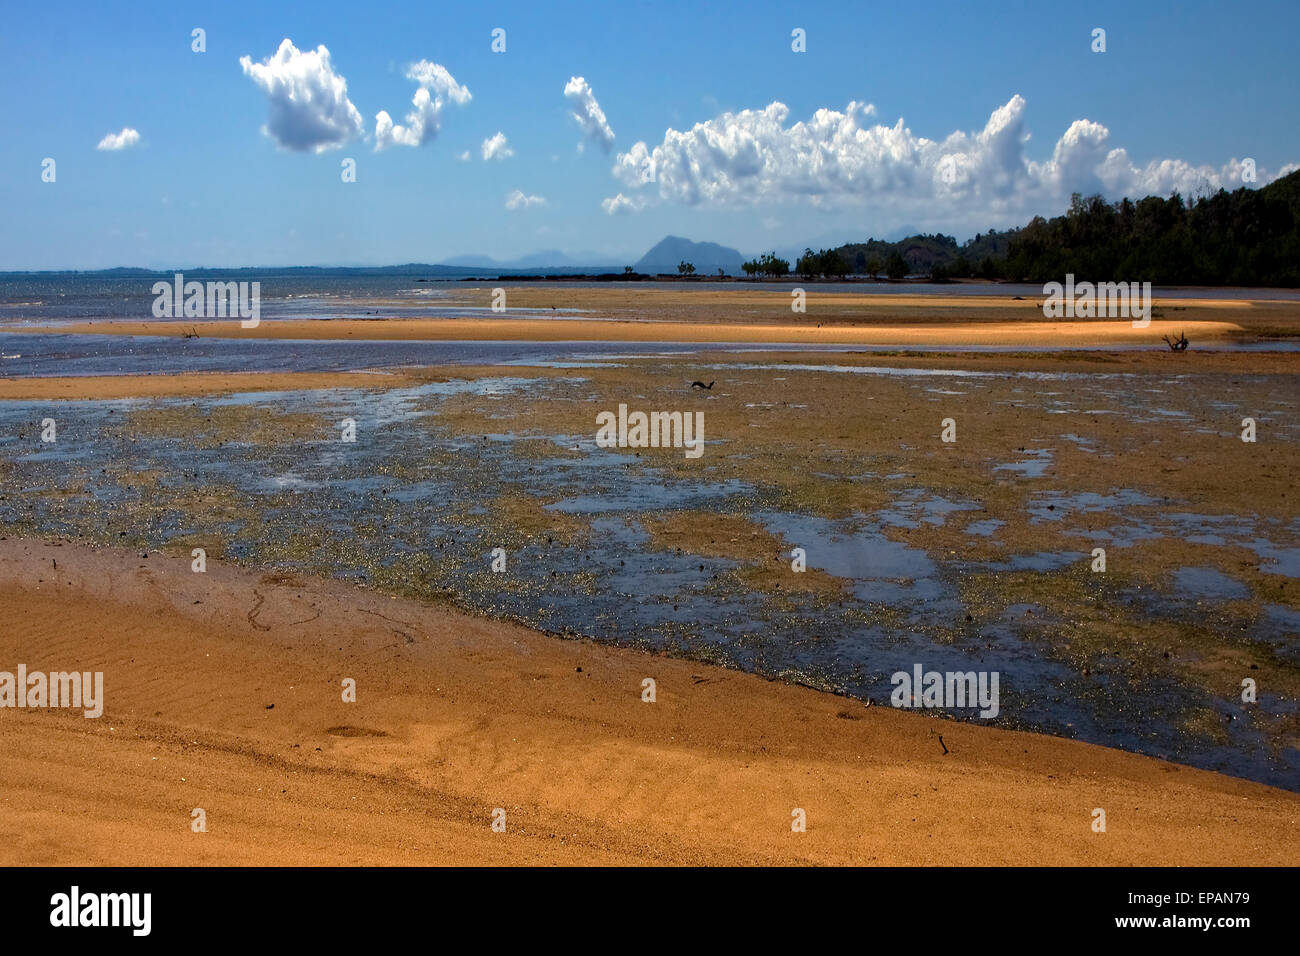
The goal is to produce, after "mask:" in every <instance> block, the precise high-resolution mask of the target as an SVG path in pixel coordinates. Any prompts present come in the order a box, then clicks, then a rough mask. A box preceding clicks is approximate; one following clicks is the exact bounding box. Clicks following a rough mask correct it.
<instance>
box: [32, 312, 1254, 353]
mask: <svg viewBox="0 0 1300 956" xmlns="http://www.w3.org/2000/svg"><path fill="white" fill-rule="evenodd" d="M194 327H195V326H194V323H193V322H177V321H170V320H151V321H140V322H128V321H113V320H104V321H99V322H76V323H67V324H60V325H45V326H38V327H30V328H22V329H12V330H11V331H15V332H27V333H64V334H70V335H71V334H79V335H84V334H96V335H162V336H177V337H179V336H181V335H183V334H185V333H187V332H189V331H191V330H192V329H193V328H194ZM199 330H200V331H199V334H200V336H201V337H209V338H227V339H241V338H248V339H296V340H337V339H353V340H356V341H359V342H360V341H376V342H382V341H443V342H492V341H528V342H752V343H782V344H786V343H788V344H798V345H878V346H898V347H909V346H959V345H964V346H1011V347H1034V348H1043V347H1048V348H1050V347H1055V346H1067V345H1068V346H1106V345H1130V344H1133V345H1144V344H1145V345H1156V346H1159V345H1161V337H1162V336H1165V335H1168V336H1171V337H1174V336H1177V335H1178V334H1179V333H1186V334H1187V336H1188V337H1189V338H1190V339H1192V340H1193V341H1196V342H1205V341H1215V340H1226V339H1229V338H1231V337H1233V336H1235V335H1240V334H1242V333H1244V332H1245V331H1246V330H1245V329H1244V328H1243V327H1242V326H1241V325H1238V324H1237V323H1235V322H1229V321H1214V320H1207V319H1196V320H1188V321H1183V320H1163V319H1156V320H1152V322H1151V324H1150V326H1148V327H1145V328H1134V327H1133V323H1132V322H1131V321H1127V320H1125V321H1110V320H1107V321H1090V322H1055V321H1043V320H1042V319H1041V313H1040V315H1039V319H1038V320H1030V319H1027V320H1025V321H1017V322H960V323H924V324H916V325H875V324H858V325H848V324H843V323H839V322H832V321H830V317H829V316H827V321H826V322H824V323H823V322H818V321H817V320H816V319H815V318H814V319H812V320H811V321H807V322H801V323H791V322H765V323H762V324H756V323H740V322H707V321H691V322H680V321H672V320H666V319H665V320H656V321H653V322H646V321H639V320H616V319H558V318H557V319H535V318H529V319H512V318H492V319H487V318H484V319H477V318H475V319H464V318H458V319H439V318H421V319H330V320H328V321H323V320H316V319H280V320H275V321H271V320H264V321H262V322H261V323H260V324H259V325H258V326H257V327H256V328H252V329H245V328H242V327H241V326H240V324H239V323H238V322H233V321H223V320H213V321H210V322H205V323H203V324H202V325H201V326H199Z"/></svg>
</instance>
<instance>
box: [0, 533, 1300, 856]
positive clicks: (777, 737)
mask: <svg viewBox="0 0 1300 956" xmlns="http://www.w3.org/2000/svg"><path fill="white" fill-rule="evenodd" d="M56 565H57V567H56ZM0 609H2V611H3V613H4V615H5V618H6V620H7V621H9V622H11V623H10V626H9V627H7V628H5V631H4V636H3V638H2V639H0V654H2V655H3V661H4V666H6V667H10V668H12V667H13V666H14V665H16V664H17V663H18V662H20V661H21V662H24V663H26V664H27V665H28V667H29V668H30V669H32V670H35V669H38V668H47V669H66V668H70V667H72V666H75V667H77V668H80V669H85V670H99V671H102V672H103V673H104V687H105V697H106V701H107V702H106V705H105V709H104V713H103V716H102V717H100V718H98V719H87V718H84V717H83V716H81V714H80V713H69V712H67V711H48V710H47V711H33V710H5V711H3V712H0V778H2V779H3V780H4V781H5V784H4V787H3V788H2V789H0V807H2V809H3V812H0V834H2V835H3V840H0V846H3V847H4V851H3V856H2V857H0V862H2V863H3V864H6V865H13V864H27V865H68V864H85V865H95V864H108V863H112V864H126V865H137V864H163V865H194V864H215V863H228V864H229V863H233V864H431V863H433V864H469V863H497V864H507V863H559V864H564V863H584V864H590V863H607V864H632V863H656V864H704V863H708V864H758V863H771V864H776V863H793V864H811V863H826V864H853V863H857V864H906V865H914V864H958V865H985V864H999V863H1009V864H1052V865H1057V864H1060V865H1064V864H1189V863H1198V864H1207V863H1215V864H1219V863H1221V864H1251V865H1295V864H1296V863H1297V862H1300V850H1298V849H1297V846H1296V844H1295V843H1294V841H1288V840H1283V839H1279V837H1281V836H1282V835H1283V834H1287V833H1291V832H1294V829H1295V827H1296V824H1297V822H1298V820H1300V797H1298V796H1297V795H1295V794H1291V793H1287V792H1284V791H1281V790H1276V789H1273V788H1269V787H1265V786H1261V785H1258V784H1253V783H1247V782H1244V781H1239V780H1233V779H1230V778H1227V777H1223V776H1220V775H1217V774H1211V773H1204V772H1200V771H1196V770H1191V769H1187V768H1183V767H1179V766H1177V765H1174V764H1169V763H1165V762H1162V761H1158V760H1152V759H1147V758H1142V757H1137V756H1132V755H1128V754H1123V753H1120V752H1117V751H1113V750H1108V749H1105V748H1101V747H1094V746H1089V745H1086V744H1080V743H1074V742H1070V741H1064V740H1059V739H1052V738H1047V737H1042V736H1037V735H1031V734H1023V733H1016V732H1010V731H1000V730H994V729H989V728H983V727H977V726H972V725H970V724H965V723H955V722H950V721H941V720H934V719H927V718H924V717H919V716H916V715H909V714H905V713H899V712H895V711H891V710H890V709H888V708H881V707H865V706H863V704H862V703H861V702H857V701H852V700H846V699H842V698H837V697H834V696H830V695H826V694H821V693H818V692H816V691H813V690H809V689H806V688H801V687H794V686H786V685H782V684H780V683H774V682H768V681H764V680H762V679H760V678H757V677H753V676H750V675H745V674H740V673H736V672H734V671H728V670H721V669H718V668H713V667H710V666H706V665H702V664H698V663H692V662H689V661H681V660H673V659H670V658H664V657H660V656H655V655H649V654H645V653H642V652H638V651H634V650H628V649H620V648H611V647H608V646H601V645H598V644H594V643H592V642H589V641H561V640H556V639H555V638H552V637H549V636H546V635H542V634H538V633H535V632H532V631H529V630H526V629H524V628H520V627H516V626H513V625H508V624H502V623H495V622H490V621H486V620H483V619H480V618H476V617H471V616H466V615H463V614H458V613H455V612H451V611H448V610H445V609H440V608H437V607H433V606H428V605H423V604H418V603H415V602H410V601H403V600H398V599H393V598H389V597H385V596H382V595H377V594H375V593H372V592H368V591H365V590H362V589H359V588H356V587H354V586H350V585H346V584H342V583H339V582H326V581H317V580H311V579H303V578H295V577H293V576H290V575H285V574H259V573H257V572H254V571H249V570H243V569H240V568H236V567H229V566H224V565H221V564H217V563H212V564H210V565H209V566H208V570H207V571H206V573H203V574H197V573H194V572H192V571H191V569H190V563H189V557H188V555H166V554H162V553H158V552H149V553H146V554H141V553H138V552H128V551H125V550H121V549H118V550H91V549H88V548H86V547H83V546H79V545H76V544H73V543H64V542H30V541H26V542H25V541H15V540H13V539H9V540H6V541H3V542H0ZM647 677H649V678H653V679H654V680H655V681H656V683H657V700H656V702H655V703H644V702H642V700H641V687H642V681H643V680H644V679H645V678H647ZM345 678H352V679H354V680H355V681H356V688H357V695H356V696H357V700H356V703H344V702H343V701H342V694H341V691H340V687H341V686H342V681H343V680H344V679H345ZM940 737H942V742H941V741H940ZM945 748H946V749H947V751H948V752H947V753H945V752H944V750H945ZM1098 807H1100V808H1103V809H1105V810H1106V811H1107V821H1108V825H1107V830H1106V832H1105V833H1094V832H1093V831H1092V829H1091V822H1092V819H1093V816H1092V814H1093V811H1094V809H1095V808H1098ZM195 808H202V809H203V810H204V811H205V812H206V819H207V832H205V833H196V832H192V831H191V814H192V811H193V810H194V809H195ZM497 808H500V809H503V810H504V811H505V813H506V831H505V832H504V833H497V832H493V830H492V828H491V822H492V814H493V811H494V810H495V809H497ZM796 808H799V809H803V810H804V811H805V812H806V815H807V821H808V824H807V831H806V832H803V833H796V832H792V830H791V826H790V824H791V820H792V816H791V814H792V811H793V810H794V809H796Z"/></svg>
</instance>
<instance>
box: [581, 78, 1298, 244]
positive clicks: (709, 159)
mask: <svg viewBox="0 0 1300 956" xmlns="http://www.w3.org/2000/svg"><path fill="white" fill-rule="evenodd" d="M1025 106H1026V104H1025V100H1024V98H1023V97H1021V96H1019V95H1016V96H1013V97H1012V98H1011V99H1010V100H1009V101H1007V103H1006V104H1004V105H1003V106H1000V107H998V108H997V109H995V110H993V112H992V113H991V114H990V116H989V118H988V121H987V123H985V125H984V128H983V129H981V130H978V131H975V132H962V131H958V132H954V133H951V134H949V135H948V136H946V137H945V138H944V139H942V140H932V139H927V138H925V137H923V136H917V135H915V134H914V133H913V132H912V131H911V130H910V129H908V128H907V127H906V126H905V125H904V123H903V121H902V120H901V119H900V120H898V122H896V123H895V124H894V125H892V126H886V125H883V124H880V123H873V122H871V121H870V118H871V117H872V116H873V114H874V112H875V110H874V108H873V107H872V106H870V105H865V104H861V103H850V104H849V105H848V107H847V108H846V109H845V110H844V111H843V112H840V111H838V110H832V109H819V110H817V111H816V112H815V113H814V114H813V115H812V116H811V117H810V118H809V119H807V120H799V121H797V122H795V123H793V124H789V125H787V120H788V119H789V114H790V111H789V109H788V108H787V107H786V106H785V105H784V104H783V103H772V104H770V105H769V106H767V107H766V108H764V109H755V110H743V111H741V112H737V113H723V114H722V115H720V116H718V117H716V118H714V119H711V120H708V121H707V122H702V123H696V124H695V125H694V126H693V127H691V128H690V129H689V130H676V129H669V130H668V131H667V132H665V134H664V139H663V142H661V143H659V144H658V145H656V146H653V147H651V146H647V144H646V143H644V142H638V143H636V144H634V145H633V146H632V147H631V148H630V149H629V150H628V151H627V152H625V153H619V154H618V156H617V157H616V160H615V163H614V167H613V170H612V172H613V174H614V176H615V178H617V179H618V180H620V181H622V182H623V183H625V184H627V185H628V186H631V187H650V188H652V189H654V190H656V191H657V193H658V195H659V197H660V198H662V199H665V200H670V201H675V202H680V203H684V204H687V205H701V206H743V205H755V204H758V203H771V202H782V201H786V202H806V203H809V204H811V205H813V206H818V207H822V208H835V207H838V206H841V205H845V204H857V205H861V206H873V207H876V208H878V209H881V210H885V211H894V212H897V213H900V214H902V215H907V216H912V215H917V214H922V215H924V214H926V213H930V214H933V213H935V212H938V213H940V214H941V215H942V216H943V217H944V218H948V219H952V218H964V217H976V216H981V215H988V214H997V213H1002V214H1008V215H1014V214H1020V213H1024V212H1026V211H1028V212H1038V211H1040V210H1044V209H1045V210H1049V211H1057V210H1059V208H1060V206H1061V205H1062V204H1063V203H1064V202H1068V200H1069V196H1070V193H1072V192H1076V191H1077V192H1084V193H1092V192H1100V193H1102V194H1104V195H1106V196H1107V197H1109V198H1111V199H1118V198H1120V197H1121V196H1130V197H1133V198H1140V197H1143V196H1147V195H1167V194H1168V193H1170V192H1172V191H1174V190H1178V191H1180V192H1182V193H1183V194H1184V195H1189V194H1195V193H1198V192H1202V191H1205V190H1215V189H1218V188H1219V187H1220V186H1222V187H1223V188H1225V189H1235V188H1236V187H1238V186H1240V185H1242V170H1243V168H1244V164H1243V163H1241V162H1240V161H1238V160H1236V159H1233V160H1231V161H1230V162H1228V163H1227V164H1225V165H1224V166H1223V167H1221V168H1218V169H1215V168H1213V167H1210V166H1204V165H1202V166H1195V165H1192V164H1190V163H1187V162H1184V161H1183V160H1176V159H1161V160H1152V161H1151V162H1149V163H1147V164H1146V165H1137V164H1135V163H1133V162H1132V161H1131V160H1130V159H1129V156H1128V153H1127V152H1126V151H1125V150H1123V149H1121V148H1112V147H1111V145H1110V143H1109V139H1110V131H1109V130H1108V129H1107V128H1106V127H1105V126H1103V125H1102V124H1100V123H1096V122H1093V121H1091V120H1086V119H1081V120H1076V121H1075V122H1074V123H1072V124H1071V125H1070V127H1069V128H1068V129H1067V130H1066V131H1065V133H1064V134H1063V135H1062V136H1061V138H1060V139H1059V140H1058V141H1057V143H1056V146H1055V148H1054V150H1053V152H1052V155H1051V157H1050V158H1049V159H1047V160H1044V161H1042V162H1036V161H1034V160H1032V159H1030V158H1029V157H1028V156H1027V155H1026V151H1025V148H1026V144H1027V143H1028V141H1029V135H1028V133H1027V132H1026V130H1025V123H1024V114H1025ZM1286 168H1289V167H1284V169H1283V171H1281V172H1279V173H1275V174H1272V175H1270V174H1268V173H1266V172H1265V171H1264V170H1262V169H1261V170H1258V171H1257V176H1258V184H1259V185H1263V184H1264V183H1266V182H1269V181H1271V179H1273V178H1276V176H1277V175H1281V174H1283V173H1284V172H1285V169H1286ZM620 196H621V194H620ZM618 198H619V197H614V199H612V200H606V203H609V204H610V206H611V207H613V208H610V207H607V208H606V211H607V212H612V211H615V209H617V208H618V207H619V206H620V204H619V203H618V202H617V200H618ZM954 213H956V214H957V215H956V216H954V215H953V214H954Z"/></svg>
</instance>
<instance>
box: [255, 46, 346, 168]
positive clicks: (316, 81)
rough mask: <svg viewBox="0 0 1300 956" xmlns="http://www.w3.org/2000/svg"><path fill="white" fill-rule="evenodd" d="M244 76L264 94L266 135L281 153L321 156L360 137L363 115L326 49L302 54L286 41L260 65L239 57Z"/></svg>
mask: <svg viewBox="0 0 1300 956" xmlns="http://www.w3.org/2000/svg"><path fill="white" fill-rule="evenodd" d="M239 65H240V67H242V68H243V71H244V73H245V75H247V76H248V77H250V78H251V79H252V80H253V82H254V83H256V84H257V85H258V86H260V87H261V88H262V90H263V91H264V92H265V93H266V97H267V100H268V101H269V104H270V115H269V117H268V119H267V123H266V126H265V127H263V130H264V132H265V133H266V134H267V135H268V136H270V137H271V138H272V139H273V140H275V142H276V144H277V145H279V146H280V147H281V148H283V149H291V150H297V151H302V152H305V151H308V150H310V151H312V152H315V153H320V152H324V151H325V150H327V149H335V148H337V147H339V146H342V145H343V144H344V143H346V142H347V141H348V140H351V139H354V138H356V137H357V136H360V135H361V132H362V119H361V112H360V111H359V110H358V109H357V108H356V107H355V106H353V105H352V101H351V100H349V99H348V82H347V80H345V79H344V78H343V77H342V76H340V75H339V74H338V73H335V72H334V67H333V65H332V64H331V63H330V51H329V50H327V49H325V47H324V46H318V47H316V49H315V50H308V51H306V52H303V51H301V50H299V49H298V48H297V47H295V46H294V45H293V41H291V40H290V39H288V38H287V37H286V38H285V39H284V40H283V41H282V42H281V43H280V48H279V49H278V50H276V51H275V55H274V56H271V57H268V58H267V59H265V60H263V61H262V62H261V63H254V62H253V60H252V58H251V57H247V56H241V57H240V58H239Z"/></svg>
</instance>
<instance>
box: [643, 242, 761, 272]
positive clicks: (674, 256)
mask: <svg viewBox="0 0 1300 956" xmlns="http://www.w3.org/2000/svg"><path fill="white" fill-rule="evenodd" d="M742 261H743V257H742V256H741V254H740V253H739V252H737V251H736V250H735V249H728V248H727V247H726V246H720V245H718V244H717V243H716V242H691V240H689V239H683V238H681V237H680V236H666V237H665V238H663V239H662V240H660V241H659V242H658V243H657V244H656V245H655V246H654V247H653V248H652V249H651V250H650V251H649V252H647V253H646V254H645V255H643V256H642V257H641V258H640V259H638V260H637V262H636V265H635V266H633V268H634V269H636V271H637V272H644V273H647V274H649V275H657V274H658V273H661V272H668V273H673V274H675V273H676V272H677V266H678V264H679V263H682V262H689V263H690V264H691V265H693V266H695V274H696V275H717V274H718V270H719V269H721V270H722V271H723V272H725V273H726V274H727V275H739V274H740V263H741V262H742Z"/></svg>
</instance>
